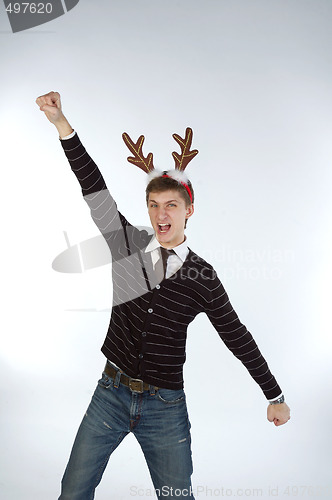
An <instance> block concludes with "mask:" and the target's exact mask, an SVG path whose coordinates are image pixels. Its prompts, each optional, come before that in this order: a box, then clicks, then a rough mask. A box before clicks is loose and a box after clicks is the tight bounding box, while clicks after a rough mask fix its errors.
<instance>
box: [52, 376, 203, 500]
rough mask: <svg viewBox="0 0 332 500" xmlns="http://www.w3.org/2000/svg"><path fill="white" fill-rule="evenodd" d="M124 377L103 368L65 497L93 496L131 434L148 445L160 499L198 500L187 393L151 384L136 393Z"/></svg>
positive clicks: (72, 459) (144, 447) (76, 444)
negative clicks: (193, 483)
mask: <svg viewBox="0 0 332 500" xmlns="http://www.w3.org/2000/svg"><path fill="white" fill-rule="evenodd" d="M119 378H120V372H118V374H117V376H116V377H115V380H113V379H111V378H109V377H108V376H107V375H106V374H105V372H103V374H102V378H101V379H100V380H99V381H98V385H97V388H96V390H95V392H94V394H93V396H92V400H91V403H90V405H89V407H88V409H87V412H86V414H85V416H84V417H83V420H82V423H81V425H80V427H79V430H78V433H77V436H76V439H75V442H74V445H73V449H72V452H71V455H70V459H69V462H68V465H67V468H66V470H65V473H64V476H63V479H62V489H61V495H60V497H59V500H91V499H93V498H94V494H95V488H96V487H97V485H98V484H99V482H100V480H101V478H102V475H103V472H104V470H105V468H106V465H107V463H108V460H109V457H110V455H111V454H112V452H113V451H114V450H115V449H116V448H117V446H118V445H119V444H120V443H121V441H122V440H123V438H124V437H125V436H126V435H127V434H128V433H129V432H132V433H133V434H134V435H135V436H136V438H137V440H138V442H139V444H140V446H141V448H142V451H143V453H144V456H145V460H146V462H147V465H148V467H149V471H150V475H151V479H152V482H153V486H154V489H155V493H156V496H157V498H159V499H163V498H168V499H169V498H177V499H186V500H187V499H188V498H190V499H193V498H194V497H193V494H192V488H191V480H190V476H191V474H192V471H193V467H192V459H191V437H190V422H189V418H188V413H187V406H186V400H185V394H184V391H183V390H182V389H181V390H170V389H158V390H157V391H154V389H153V387H150V390H147V391H144V392H143V393H138V392H132V391H131V390H130V389H129V387H127V386H125V385H123V384H121V383H119ZM131 486H133V485H130V484H128V494H129V492H130V487H131ZM110 498H112V492H111V491H110Z"/></svg>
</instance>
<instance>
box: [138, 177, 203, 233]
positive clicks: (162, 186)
mask: <svg viewBox="0 0 332 500" xmlns="http://www.w3.org/2000/svg"><path fill="white" fill-rule="evenodd" d="M187 186H188V188H189V189H190V192H191V196H192V201H191V199H190V196H189V194H188V191H187V190H186V188H185V187H184V186H183V185H182V184H181V183H180V182H178V181H177V180H176V179H172V178H171V177H155V178H154V179H152V180H151V181H150V182H149V184H148V185H147V186H146V190H145V193H146V204H148V202H149V194H150V193H151V192H155V193H161V192H163V191H168V190H172V191H178V193H179V194H180V195H181V196H182V199H183V200H184V202H185V204H186V207H189V206H190V205H191V204H192V203H194V190H193V187H192V184H191V182H190V181H189V180H188V182H187ZM187 222H188V219H186V222H185V225H184V227H185V228H186V227H187Z"/></svg>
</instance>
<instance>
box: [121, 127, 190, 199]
mask: <svg viewBox="0 0 332 500" xmlns="http://www.w3.org/2000/svg"><path fill="white" fill-rule="evenodd" d="M122 137H123V140H124V142H125V143H126V145H127V147H128V148H129V150H130V151H131V153H132V154H133V155H134V156H129V157H128V161H129V163H133V164H134V165H136V166H137V167H139V168H141V169H142V170H144V172H146V173H147V174H149V178H148V182H150V181H151V180H152V179H153V178H155V177H170V178H172V179H175V180H177V181H178V182H179V183H181V184H182V185H183V186H184V187H185V188H186V190H187V192H188V194H189V197H190V200H191V202H192V193H191V191H190V189H189V187H188V184H187V183H188V178H187V176H186V175H185V173H184V170H185V168H186V167H187V166H188V163H189V162H190V161H191V160H192V159H193V158H194V157H195V156H196V155H197V154H198V151H197V149H194V150H192V151H190V147H191V142H192V138H193V131H192V129H191V128H189V127H188V128H187V129H186V134H185V137H184V139H182V137H180V136H179V135H177V134H173V137H174V139H175V140H176V142H177V143H178V144H179V146H180V148H181V154H178V153H176V152H175V151H174V152H173V153H172V155H173V158H174V161H175V170H168V171H163V172H162V171H159V170H156V169H155V168H154V165H153V154H152V153H149V154H148V155H147V157H144V155H143V151H142V149H143V143H144V136H143V135H141V136H140V137H139V138H138V140H137V142H136V144H135V143H134V142H133V141H132V140H131V138H130V137H129V135H128V134H127V133H125V132H124V133H123V134H122Z"/></svg>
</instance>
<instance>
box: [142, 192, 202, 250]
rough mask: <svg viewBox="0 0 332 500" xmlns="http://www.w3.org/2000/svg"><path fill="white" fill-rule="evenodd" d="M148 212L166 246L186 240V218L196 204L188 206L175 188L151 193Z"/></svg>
mask: <svg viewBox="0 0 332 500" xmlns="http://www.w3.org/2000/svg"><path fill="white" fill-rule="evenodd" d="M148 212H149V216H150V221H151V224H152V227H153V229H154V231H155V234H156V238H157V240H158V241H159V243H160V244H161V245H162V246H163V247H165V248H173V247H176V246H177V245H180V244H181V243H183V241H184V224H185V220H186V219H188V218H189V217H191V215H192V214H193V213H194V205H190V206H188V207H186V203H185V201H184V199H183V198H182V196H181V194H180V193H179V192H178V191H175V190H168V191H163V192H161V193H155V192H151V193H149V200H148Z"/></svg>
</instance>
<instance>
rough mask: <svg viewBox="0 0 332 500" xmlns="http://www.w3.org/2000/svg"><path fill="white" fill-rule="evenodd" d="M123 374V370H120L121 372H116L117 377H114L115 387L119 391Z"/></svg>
mask: <svg viewBox="0 0 332 500" xmlns="http://www.w3.org/2000/svg"><path fill="white" fill-rule="evenodd" d="M121 373H122V370H120V369H119V370H118V371H117V372H116V375H115V377H114V387H115V388H116V389H118V387H119V383H120V379H121Z"/></svg>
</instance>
